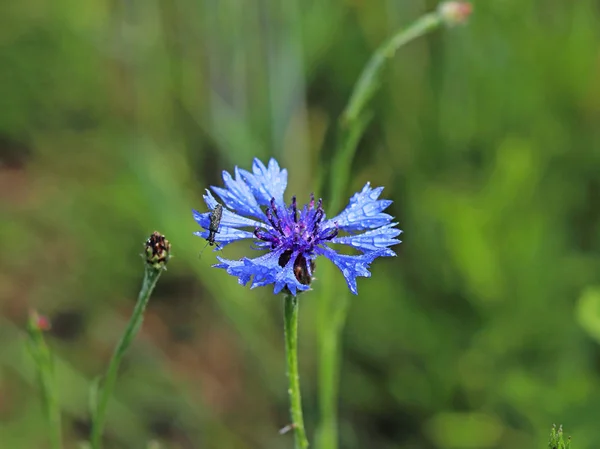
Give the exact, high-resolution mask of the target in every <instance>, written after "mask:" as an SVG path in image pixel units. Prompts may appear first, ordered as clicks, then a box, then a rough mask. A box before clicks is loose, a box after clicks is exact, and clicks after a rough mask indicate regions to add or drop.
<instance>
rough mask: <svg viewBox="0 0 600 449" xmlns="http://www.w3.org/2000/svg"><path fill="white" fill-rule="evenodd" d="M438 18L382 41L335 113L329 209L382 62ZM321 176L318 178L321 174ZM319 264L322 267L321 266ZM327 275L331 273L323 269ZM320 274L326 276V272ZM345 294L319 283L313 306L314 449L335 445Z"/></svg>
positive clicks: (342, 186)
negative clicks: (316, 420) (316, 361)
mask: <svg viewBox="0 0 600 449" xmlns="http://www.w3.org/2000/svg"><path fill="white" fill-rule="evenodd" d="M442 23H443V19H442V17H441V15H440V14H439V12H438V11H436V12H432V13H429V14H425V15H424V16H422V17H421V18H419V19H417V21H416V22H414V23H413V24H412V25H410V26H409V27H408V28H406V29H404V30H400V31H398V32H397V33H396V34H394V35H393V36H392V37H391V38H389V39H388V40H387V41H386V42H384V43H383V44H382V45H381V46H380V47H379V48H378V49H377V50H376V51H375V53H374V54H373V55H372V57H371V59H370V60H369V62H368V63H367V65H366V66H365V68H364V69H363V71H362V73H361V74H360V77H359V78H358V81H357V82H356V84H355V86H354V89H353V91H352V94H351V96H350V99H349V101H348V105H347V106H346V108H345V109H344V112H343V113H342V116H341V117H340V121H339V126H338V143H337V149H336V151H335V154H334V156H333V160H332V163H331V167H335V176H329V177H328V178H329V195H330V201H328V204H329V205H330V206H331V210H334V211H336V210H339V209H340V208H341V207H342V206H343V204H342V201H343V198H344V197H345V193H346V191H347V188H348V181H349V179H350V173H351V168H352V160H353V159H354V154H355V153H356V148H357V146H358V144H359V142H360V140H361V138H362V136H363V134H364V132H365V130H366V129H367V126H368V125H369V123H370V121H371V118H372V116H371V114H370V113H369V112H368V111H367V105H368V103H369V101H370V100H371V98H372V97H373V95H374V94H375V92H376V91H377V88H378V87H379V79H380V75H381V72H382V70H383V68H384V67H385V63H386V62H387V61H388V60H389V59H390V58H391V57H392V56H394V54H395V53H396V52H397V51H398V50H399V49H400V48H401V47H403V46H404V45H406V44H408V43H409V42H412V41H413V40H415V39H417V38H418V37H421V36H423V35H425V34H426V33H428V32H430V31H433V30H434V29H436V28H438V27H439V26H440V25H441V24H442ZM322 179H324V178H322ZM324 268H325V267H324ZM329 274H332V273H329ZM323 278H324V279H329V278H330V277H329V276H327V275H324V276H323ZM349 303H350V301H349V300H348V293H347V292H346V291H344V292H341V291H340V290H336V286H335V285H334V284H333V282H332V281H329V282H327V283H326V285H324V286H323V293H322V297H321V300H320V308H319V334H320V336H319V340H320V346H319V408H320V422H319V427H318V429H317V447H318V448H319V449H337V447H338V415H337V403H338V396H339V394H338V393H339V388H338V384H339V382H338V381H339V373H340V363H341V356H340V346H341V344H340V340H341V334H342V331H343V329H344V325H345V322H346V316H347V313H348V306H349Z"/></svg>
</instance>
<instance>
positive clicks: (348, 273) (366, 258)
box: [316, 247, 395, 295]
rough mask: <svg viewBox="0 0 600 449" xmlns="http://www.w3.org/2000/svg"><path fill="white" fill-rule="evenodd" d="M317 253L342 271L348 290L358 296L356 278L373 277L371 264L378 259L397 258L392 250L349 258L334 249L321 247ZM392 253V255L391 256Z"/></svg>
mask: <svg viewBox="0 0 600 449" xmlns="http://www.w3.org/2000/svg"><path fill="white" fill-rule="evenodd" d="M316 252H317V253H318V254H321V255H323V256H325V257H327V258H328V259H329V260H331V261H332V262H333V263H334V264H335V266H336V267H338V268H339V269H340V271H341V272H342V274H343V275H344V278H345V279H346V284H348V288H349V289H350V291H351V292H352V293H354V294H355V295H358V289H357V286H356V278H357V277H358V276H362V277H367V278H368V277H371V272H370V271H369V264H371V262H373V260H375V259H376V258H378V257H385V256H392V255H394V256H395V253H394V252H393V251H391V250H388V249H385V250H379V251H371V252H368V253H366V254H361V255H358V256H349V255H346V254H338V253H337V252H335V251H334V250H333V249H331V248H329V247H319V248H317V250H316ZM390 253H391V254H390Z"/></svg>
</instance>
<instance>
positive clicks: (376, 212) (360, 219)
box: [323, 182, 394, 231]
mask: <svg viewBox="0 0 600 449" xmlns="http://www.w3.org/2000/svg"><path fill="white" fill-rule="evenodd" d="M382 191H383V187H377V188H375V189H372V188H371V183H370V182H367V183H366V184H365V186H364V187H363V189H362V190H361V191H360V192H358V193H355V194H354V195H353V196H352V198H350V202H349V203H348V205H347V206H346V208H345V209H344V210H343V211H342V212H341V213H340V214H339V215H337V216H335V217H333V218H331V219H329V220H327V222H326V223H324V224H323V227H324V228H330V227H333V226H335V223H337V226H338V228H339V229H341V230H343V231H363V230H365V229H373V228H378V227H380V226H385V225H387V224H388V223H389V222H390V221H392V219H393V218H394V217H392V216H391V215H388V214H385V213H383V212H382V211H383V210H384V209H386V208H387V207H388V206H389V205H390V204H392V201H390V200H378V199H377V198H379V195H381V192H382Z"/></svg>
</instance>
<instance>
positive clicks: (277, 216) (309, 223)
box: [254, 194, 338, 260]
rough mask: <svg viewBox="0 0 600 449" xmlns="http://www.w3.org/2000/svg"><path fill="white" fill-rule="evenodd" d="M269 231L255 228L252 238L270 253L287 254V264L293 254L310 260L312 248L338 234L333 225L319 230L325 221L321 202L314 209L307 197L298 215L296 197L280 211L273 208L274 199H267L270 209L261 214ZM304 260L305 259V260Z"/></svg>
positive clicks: (312, 202)
mask: <svg viewBox="0 0 600 449" xmlns="http://www.w3.org/2000/svg"><path fill="white" fill-rule="evenodd" d="M265 215H266V216H267V220H268V221H269V223H270V225H271V229H269V230H265V229H261V228H256V229H255V230H254V236H255V237H256V238H257V239H259V240H261V241H263V242H267V243H269V244H270V247H271V249H272V250H276V249H284V251H285V252H286V253H288V252H289V255H288V256H287V259H288V260H289V259H290V257H291V255H292V254H293V253H296V254H303V255H305V256H311V255H312V253H313V251H314V249H315V247H316V246H317V245H319V244H321V243H324V242H325V241H328V240H331V239H333V238H334V237H335V236H336V235H337V234H338V226H337V223H336V224H335V227H333V228H332V227H327V228H323V227H322V226H321V224H322V222H323V219H324V218H325V211H324V210H323V201H322V200H321V199H319V201H318V203H317V205H316V207H315V197H314V195H313V194H311V196H310V202H309V203H308V204H307V205H305V206H304V208H303V209H302V210H301V211H300V210H298V206H297V204H296V197H295V196H294V197H292V202H291V203H290V205H289V206H288V207H286V208H284V209H283V210H280V209H278V208H277V205H276V204H275V198H271V207H268V208H267V210H266V211H265ZM307 258H308V257H307Z"/></svg>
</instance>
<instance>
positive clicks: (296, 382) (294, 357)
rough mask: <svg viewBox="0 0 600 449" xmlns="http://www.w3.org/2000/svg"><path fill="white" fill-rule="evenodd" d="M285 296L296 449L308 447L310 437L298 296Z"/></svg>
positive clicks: (289, 378)
mask: <svg viewBox="0 0 600 449" xmlns="http://www.w3.org/2000/svg"><path fill="white" fill-rule="evenodd" d="M283 296H284V331H285V352H286V359H287V377H288V382H289V389H288V393H289V395H290V415H291V418H292V428H293V430H294V441H295V443H294V447H295V448H296V449H306V448H307V447H308V439H307V438H306V431H305V430H304V418H303V416H302V397H301V395H300V376H299V375H298V298H297V297H296V296H294V295H291V294H284V295H283Z"/></svg>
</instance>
